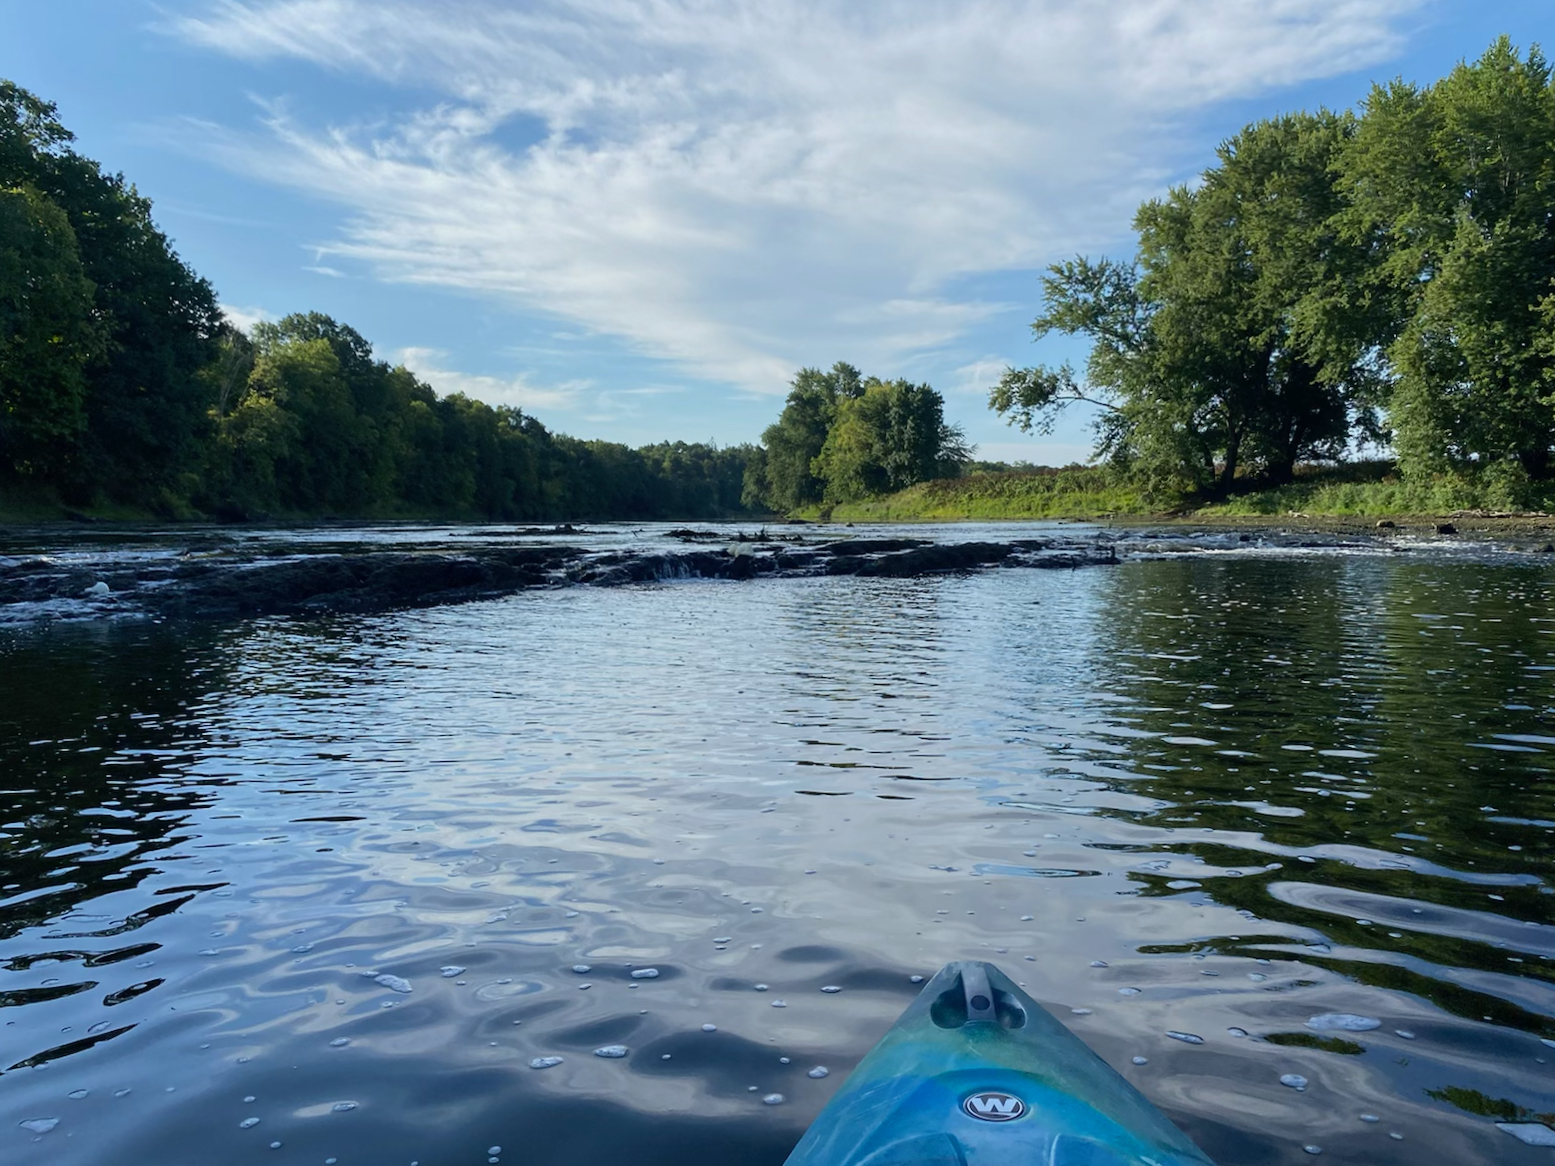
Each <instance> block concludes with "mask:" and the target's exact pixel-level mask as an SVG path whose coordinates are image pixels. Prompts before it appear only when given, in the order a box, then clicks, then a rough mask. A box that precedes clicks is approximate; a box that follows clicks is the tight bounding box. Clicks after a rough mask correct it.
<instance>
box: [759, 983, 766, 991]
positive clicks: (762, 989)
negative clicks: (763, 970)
mask: <svg viewBox="0 0 1555 1166" xmlns="http://www.w3.org/2000/svg"><path fill="white" fill-rule="evenodd" d="M766 990H767V985H765V984H757V985H756V991H758V992H765V991H766Z"/></svg>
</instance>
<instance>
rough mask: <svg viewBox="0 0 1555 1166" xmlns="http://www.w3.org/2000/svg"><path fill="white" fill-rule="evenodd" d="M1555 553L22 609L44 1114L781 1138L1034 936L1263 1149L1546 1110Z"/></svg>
mask: <svg viewBox="0 0 1555 1166" xmlns="http://www.w3.org/2000/svg"><path fill="white" fill-rule="evenodd" d="M1013 529H1015V528H1013V527H1008V526H1006V527H992V526H980V527H975V528H957V530H956V537H968V538H970V537H985V536H987V535H988V534H989V532H990V531H992V532H993V533H994V534H1002V535H1003V536H1009V534H1010V532H1011V530H1013ZM1019 529H1020V530H1021V531H1023V532H1026V531H1030V530H1031V529H1033V528H1031V527H1021V528H1019ZM1069 529H1071V530H1072V529H1073V528H1069ZM601 530H602V531H603V533H598V532H596V535H595V537H596V538H597V539H599V540H601V545H614V544H615V543H619V542H620V541H622V540H624V539H626V538H628V537H641V531H638V532H637V533H636V534H635V535H633V534H632V532H629V531H626V530H625V529H624V528H623V529H620V530H609V529H605V528H601ZM850 533H851V532H850ZM649 534H650V535H654V536H657V535H659V534H662V532H653V531H650V532H649ZM265 537H266V538H268V539H269V540H270V542H269V544H267V545H270V546H272V547H274V546H283V547H284V545H285V544H286V543H287V542H288V540H292V541H294V542H295V543H296V545H297V547H303V546H304V545H305V544H307V543H308V541H309V540H310V539H316V538H318V537H319V536H316V535H310V534H287V533H285V532H272V533H270V534H268V535H266V536H265ZM328 537H329V538H330V539H333V540H336V541H339V540H341V539H348V540H356V541H365V542H368V543H372V542H392V543H395V544H397V545H399V544H406V543H409V544H414V543H416V542H417V540H418V538H419V539H421V540H423V541H425V540H427V539H436V540H442V541H445V542H446V541H449V540H454V539H458V538H461V537H465V535H463V534H461V532H458V531H450V530H435V531H432V532H430V533H428V532H427V531H422V532H421V533H420V534H419V535H418V534H416V533H415V532H414V531H413V532H411V533H410V534H406V533H405V532H404V531H403V530H398V529H393V530H388V531H382V530H380V531H373V530H366V531H362V532H355V533H352V534H349V535H346V534H342V533H341V532H338V531H337V532H332V533H331V534H330V535H329V536H328ZM936 537H944V536H943V535H936ZM179 540H184V541H187V538H186V536H183V535H167V534H165V533H155V532H153V533H150V534H147V535H145V536H142V537H138V538H135V539H130V540H128V541H121V542H117V543H113V544H112V545H110V544H108V543H106V542H92V541H91V540H90V539H87V540H86V541H82V540H81V539H77V540H74V541H71V542H70V543H68V545H67V544H61V545H60V546H58V547H54V548H50V549H52V550H53V552H54V553H55V554H56V555H58V556H60V557H65V558H68V557H69V556H77V557H78V558H85V559H87V560H90V558H91V557H92V556H94V555H96V556H105V557H112V556H120V557H121V558H122V557H123V556H126V555H128V556H137V555H139V556H150V557H153V558H154V557H155V556H157V555H161V554H169V553H172V551H171V549H170V548H175V547H179V546H182V545H183V543H182V542H181V541H179ZM10 549H11V550H12V551H15V549H16V547H15V546H14V545H13V546H12V547H11V548H10ZM1552 598H1555V567H1552V566H1550V565H1548V560H1547V559H1546V560H1540V559H1537V558H1535V557H1533V556H1516V555H1510V554H1505V553H1502V552H1500V551H1498V550H1496V549H1494V548H1488V547H1478V548H1475V547H1469V548H1464V547H1462V546H1461V545H1459V544H1449V543H1447V542H1443V543H1442V544H1441V545H1436V544H1434V543H1432V542H1430V541H1429V540H1427V541H1424V542H1421V543H1420V544H1418V545H1414V546H1412V547H1411V548H1410V549H1409V551H1408V553H1399V552H1398V551H1396V550H1391V549H1389V548H1388V547H1387V546H1385V545H1382V544H1380V543H1379V544H1378V545H1376V546H1364V547H1343V546H1334V547H1308V548H1301V547H1291V546H1279V547H1271V546H1265V545H1262V544H1261V542H1260V540H1257V539H1255V540H1253V541H1252V542H1251V543H1247V544H1237V543H1236V541H1235V540H1234V539H1233V540H1226V539H1223V538H1217V539H1214V540H1210V542H1208V543H1206V544H1205V545H1204V546H1203V547H1200V548H1198V549H1197V550H1196V551H1195V552H1193V553H1175V554H1163V555H1159V556H1150V555H1142V556H1139V557H1136V558H1132V559H1128V560H1126V561H1124V562H1122V563H1120V564H1118V565H1116V566H1106V567H1091V568H1086V569H1081V570H1047V571H1041V570H1004V569H998V568H994V569H989V570H984V571H980V572H971V573H960V574H952V575H943V576H935V577H929V578H906V579H884V578H858V577H816V578H770V579H764V578H757V579H753V580H748V581H741V582H731V581H709V580H677V581H665V582H654V583H645V584H633V585H629V586H622V587H613V588H600V587H590V586H572V587H547V588H538V589H531V590H526V591H523V592H520V593H517V594H513V595H510V596H506V597H504V598H500V599H495V600H489V601H481V602H472V603H465V604H459V605H453V606H442V607H434V608H429V609H425V610H413V611H397V612H388V613H378V614H372V615H330V616H322V617H318V618H313V619H292V618H280V617H267V618H260V619H251V620H243V621H230V620H229V621H210V620H207V621H187V622H178V621H165V622H156V621H152V620H147V619H135V618H124V619H115V618H80V619H60V618H52V617H55V616H58V615H60V614H62V613H61V612H60V611H58V610H53V609H51V610H49V611H47V612H44V613H42V616H40V615H38V614H37V613H34V614H33V616H32V617H29V618H26V619H21V618H17V619H13V620H11V621H10V623H9V624H8V626H6V627H4V628H0V694H3V700H0V816H3V821H0V880H3V887H0V1159H3V1160H4V1161H5V1162H6V1163H8V1164H12V1166H32V1164H34V1163H38V1164H42V1163H48V1164H50V1166H99V1164H102V1163H109V1162H114V1163H124V1164H127V1166H138V1164H140V1163H156V1164H158V1166H179V1164H183V1163H190V1164H194V1163H212V1162H216V1163H223V1164H226V1166H241V1164H245V1163H261V1162H263V1163H277V1164H278V1163H307V1164H309V1166H315V1164H324V1163H330V1164H338V1166H411V1164H419V1166H467V1164H468V1166H475V1164H480V1163H491V1162H498V1163H510V1164H515V1166H552V1164H555V1166H563V1164H566V1166H576V1164H578V1163H629V1164H630V1166H670V1164H672V1163H674V1164H680V1163H712V1164H718V1163H730V1164H740V1166H744V1164H752V1166H778V1164H780V1163H781V1162H782V1161H783V1158H784V1157H785V1155H786V1154H787V1152H788V1150H789V1149H790V1148H791V1147H792V1146H793V1144H794V1142H795V1141H796V1140H797V1139H798V1137H799V1135H800V1133H801V1132H802V1131H803V1129H804V1128H805V1126H806V1124H807V1123H808V1122H809V1121H810V1120H811V1119H812V1118H813V1117H814V1116H815V1114H816V1113H817V1112H818V1110H819V1109H820V1107H821V1106H822V1105H823V1104H824V1103H825V1101H826V1099H827V1098H828V1097H829V1096H830V1095H831V1093H832V1092H833V1091H834V1090H835V1088H836V1087H837V1085H838V1084H839V1083H840V1082H841V1081H843V1080H844V1079H845V1077H846V1074H847V1072H848V1071H849V1069H850V1068H851V1067H852V1066H853V1065H854V1064H856V1063H857V1061H858V1060H859V1058H860V1057H861V1056H862V1055H863V1054H864V1053H865V1052H866V1051H868V1049H869V1048H870V1046H871V1045H872V1044H873V1043H874V1041H875V1040H877V1039H878V1038H879V1036H880V1035H881V1034H882V1033H883V1032H884V1030H885V1029H886V1028H887V1027H888V1026H889V1024H890V1023H891V1021H892V1020H893V1019H894V1018H895V1016H896V1015H897V1014H898V1013H899V1012H900V1010H901V1009H902V1008H903V1007H904V1006H905V1005H906V1003H907V1002H908V1001H909V1000H910V999H911V998H912V997H913V995H914V994H915V992H916V991H917V988H916V986H915V983H914V979H913V978H914V977H920V976H928V975H930V974H932V973H933V972H934V971H935V970H936V969H937V968H938V967H939V966H940V965H941V964H943V963H945V962H946V961H948V960H951V959H957V958H981V959H988V960H992V961H994V962H996V963H997V964H999V966H1001V967H1002V968H1004V969H1005V970H1006V971H1007V972H1009V973H1010V974H1011V975H1012V977H1013V978H1015V979H1016V980H1017V981H1019V982H1020V983H1022V984H1023V985H1024V986H1025V987H1026V988H1027V989H1028V990H1029V991H1030V992H1031V993H1032V994H1033V995H1035V996H1036V997H1037V998H1038V999H1039V1000H1041V1001H1042V1002H1043V1003H1044V1004H1046V1005H1047V1006H1048V1007H1049V1008H1050V1009H1052V1010H1053V1011H1054V1012H1055V1013H1056V1014H1057V1015H1058V1017H1059V1018H1060V1019H1061V1020H1062V1021H1063V1022H1064V1023H1065V1024H1066V1025H1068V1026H1069V1027H1070V1028H1071V1029H1072V1030H1073V1031H1074V1032H1076V1033H1077V1034H1078V1035H1080V1036H1081V1037H1082V1038H1084V1039H1085V1040H1086V1042H1087V1043H1088V1044H1090V1046H1091V1047H1092V1048H1093V1049H1095V1050H1096V1051H1097V1052H1098V1053H1099V1054H1100V1055H1101V1056H1103V1057H1104V1058H1105V1059H1106V1060H1107V1061H1108V1062H1109V1063H1110V1064H1112V1065H1113V1066H1114V1067H1115V1068H1117V1069H1118V1070H1119V1071H1120V1072H1122V1073H1123V1074H1124V1075H1125V1076H1126V1077H1127V1078H1128V1079H1129V1080H1130V1081H1132V1082H1133V1083H1134V1084H1135V1085H1136V1086H1138V1088H1139V1089H1141V1090H1142V1091H1143V1092H1144V1093H1145V1094H1146V1096H1148V1097H1149V1098H1150V1099H1151V1100H1152V1101H1153V1102H1155V1103H1156V1104H1157V1105H1159V1106H1160V1107H1161V1108H1162V1109H1164V1110H1165V1111H1166V1112H1167V1113H1168V1114H1169V1115H1170V1116H1171V1117H1172V1118H1173V1119H1174V1120H1175V1121H1176V1122H1177V1123H1178V1124H1179V1125H1181V1126H1182V1127H1183V1128H1184V1129H1185V1130H1186V1131H1187V1132H1188V1134H1189V1135H1190V1136H1191V1137H1193V1138H1194V1139H1195V1140H1196V1141H1197V1142H1198V1143H1199V1144H1200V1145H1201V1146H1202V1147H1204V1149H1205V1150H1206V1152H1208V1153H1209V1154H1210V1155H1211V1156H1212V1157H1213V1158H1215V1159H1216V1161H1217V1162H1219V1163H1221V1166H1253V1164H1255V1163H1256V1164H1265V1163H1295V1162H1305V1161H1309V1160H1312V1156H1313V1154H1314V1152H1320V1155H1321V1156H1320V1158H1319V1159H1318V1160H1320V1161H1333V1162H1346V1163H1367V1164H1377V1166H1381V1164H1391V1163H1398V1164H1403V1163H1409V1164H1411V1166H1423V1164H1442V1166H1446V1164H1449V1163H1451V1164H1454V1166H1461V1164H1464V1163H1507V1164H1513V1166H1515V1164H1520V1163H1542V1162H1547V1161H1549V1157H1548V1155H1549V1152H1550V1151H1549V1150H1548V1149H1544V1148H1540V1147H1536V1146H1530V1145H1525V1144H1524V1143H1523V1141H1522V1140H1521V1139H1520V1138H1519V1137H1517V1136H1515V1134H1514V1133H1512V1132H1507V1131H1505V1130H1503V1129H1501V1128H1498V1125H1497V1123H1520V1124H1522V1125H1525V1126H1526V1125H1528V1124H1530V1123H1535V1122H1537V1121H1538V1120H1540V1115H1543V1117H1544V1119H1545V1120H1549V1121H1552V1122H1555V1118H1552V1117H1550V1116H1549V1115H1550V1113H1551V1112H1552V1111H1555V963H1552V961H1555V926H1552V924H1555V901H1552V898H1551V896H1552V892H1555V870H1552V866H1551V836H1552V834H1551V832H1552V831H1555V775H1552V769H1551V760H1552V755H1555V603H1552ZM63 614H67V615H68V614H70V613H68V612H65V613H63ZM43 616H49V617H51V618H43ZM650 972H652V973H654V974H651V975H650V974H648V973H650ZM638 973H640V974H638ZM1336 1018H1337V1019H1336ZM1184 1037H1191V1038H1194V1039H1192V1040H1191V1041H1190V1040H1186V1039H1183V1038H1184ZM615 1045H619V1046H624V1047H625V1049H626V1055H624V1056H620V1057H604V1056H597V1055H595V1050H597V1049H604V1048H607V1047H608V1046H615ZM556 1058H559V1060H555V1059H556ZM552 1061H554V1063H549V1062H552ZM532 1063H537V1064H540V1065H542V1066H545V1065H547V1064H548V1063H549V1064H548V1067H541V1068H532V1067H531V1065H532ZM820 1068H824V1069H825V1070H826V1073H825V1074H821V1073H817V1072H814V1070H817V1069H820ZM1282 1078H1284V1082H1283V1083H1282ZM1523 1132H1524V1133H1525V1134H1526V1133H1527V1131H1526V1130H1524V1131H1523Z"/></svg>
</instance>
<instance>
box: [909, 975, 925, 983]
mask: <svg viewBox="0 0 1555 1166" xmlns="http://www.w3.org/2000/svg"><path fill="white" fill-rule="evenodd" d="M907 978H908V979H909V980H910V981H912V982H913V983H914V984H921V983H923V977H922V976H908V977H907Z"/></svg>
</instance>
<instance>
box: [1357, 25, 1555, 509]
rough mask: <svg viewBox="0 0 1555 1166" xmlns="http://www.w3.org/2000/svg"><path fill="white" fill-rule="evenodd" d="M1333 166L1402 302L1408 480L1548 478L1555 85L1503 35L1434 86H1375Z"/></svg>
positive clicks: (1399, 355) (1553, 432)
mask: <svg viewBox="0 0 1555 1166" xmlns="http://www.w3.org/2000/svg"><path fill="white" fill-rule="evenodd" d="M1339 170H1340V173H1341V174H1342V176H1343V181H1344V186H1345V189H1346V190H1347V192H1348V195H1349V198H1350V200H1351V202H1352V203H1353V210H1352V212H1351V213H1350V215H1349V219H1348V224H1347V225H1348V227H1349V229H1350V232H1351V234H1352V235H1353V236H1354V237H1357V238H1363V239H1366V240H1369V241H1371V242H1372V243H1373V245H1374V247H1375V250H1376V253H1377V263H1376V268H1375V272H1374V275H1373V278H1372V280H1371V285H1372V288H1373V289H1374V294H1375V295H1376V296H1378V297H1379V298H1383V297H1390V298H1392V299H1394V300H1396V301H1398V302H1400V303H1401V304H1402V311H1403V315H1404V318H1405V321H1406V323H1405V326H1404V327H1403V329H1402V331H1401V333H1400V335H1399V336H1398V338H1397V340H1396V342H1394V343H1393V345H1392V347H1391V348H1390V349H1389V355H1390V357H1391V359H1392V363H1393V367H1394V368H1395V369H1396V371H1397V376H1398V384H1397V387H1396V389H1395V391H1394V394H1393V399H1392V402H1391V408H1390V417H1391V420H1392V422H1393V425H1394V428H1395V430H1396V444H1397V449H1398V453H1399V460H1400V464H1401V465H1402V467H1403V468H1404V469H1405V470H1406V472H1414V473H1429V472H1435V471H1438V470H1441V469H1444V468H1452V467H1462V466H1466V465H1472V464H1474V463H1479V464H1481V465H1485V464H1498V463H1499V464H1505V465H1513V466H1516V467H1517V469H1518V470H1520V471H1521V472H1522V473H1524V474H1526V475H1528V476H1530V477H1534V478H1543V477H1547V476H1549V475H1550V473H1551V470H1552V466H1551V452H1552V445H1555V299H1552V297H1555V89H1552V86H1551V77H1550V69H1549V65H1548V64H1547V62H1546V61H1545V59H1544V57H1543V55H1542V54H1541V53H1540V52H1539V50H1538V49H1537V48H1534V49H1531V50H1530V51H1529V52H1528V53H1527V55H1526V56H1522V57H1520V56H1519V55H1518V52H1517V50H1516V49H1515V48H1514V47H1513V45H1512V44H1511V42H1510V41H1509V40H1508V39H1507V38H1505V37H1503V38H1501V39H1500V40H1498V41H1497V42H1496V43H1495V44H1494V45H1492V46H1491V47H1490V49H1489V50H1488V51H1487V52H1486V53H1485V54H1484V55H1483V56H1482V57H1480V59H1479V60H1478V61H1475V62H1473V63H1472V64H1469V63H1465V64H1461V65H1459V66H1458V67H1457V68H1455V69H1454V70H1453V71H1452V73H1451V74H1449V75H1448V76H1447V77H1445V78H1443V79H1442V80H1441V81H1438V82H1437V83H1436V84H1434V85H1431V86H1428V87H1425V88H1421V87H1419V86H1415V85H1411V84H1406V83H1405V82H1402V81H1395V82H1393V83H1391V84H1388V85H1379V86H1376V87H1375V88H1373V90H1372V93H1371V96H1370V97H1369V98H1368V99H1367V101H1366V107H1365V116H1364V117H1363V118H1362V119H1361V123H1360V128H1359V132H1358V133H1357V135H1356V139H1355V141H1354V143H1353V145H1352V147H1351V148H1350V149H1348V150H1347V151H1346V152H1345V154H1344V155H1343V157H1342V158H1341V160H1340V165H1339Z"/></svg>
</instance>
